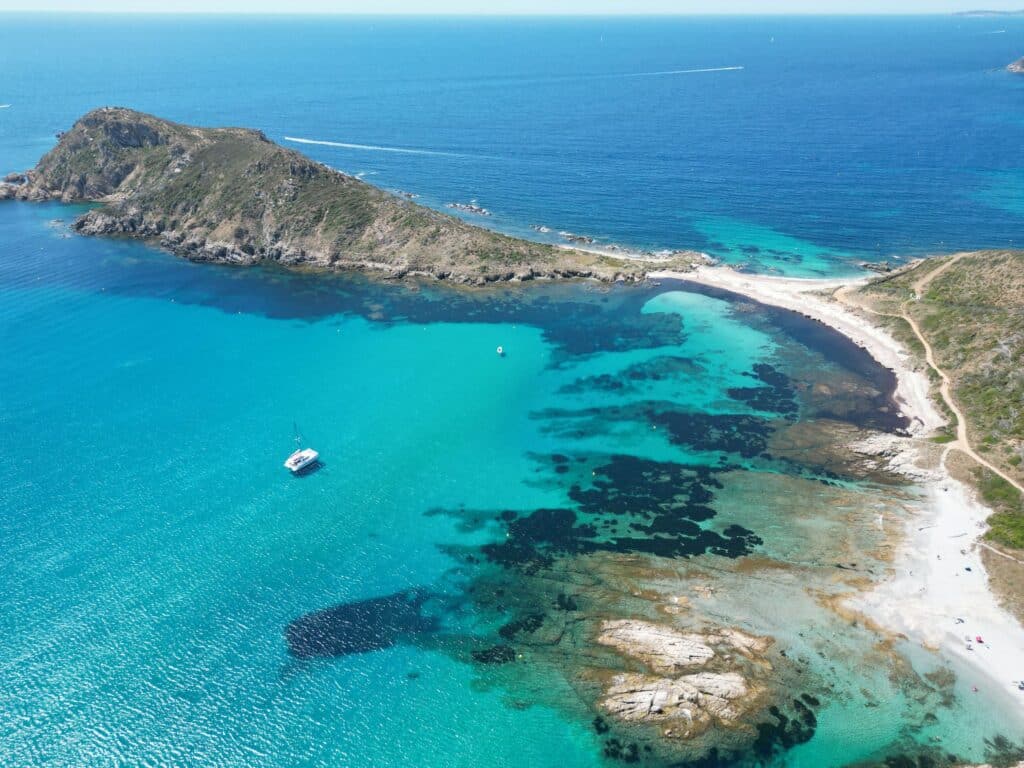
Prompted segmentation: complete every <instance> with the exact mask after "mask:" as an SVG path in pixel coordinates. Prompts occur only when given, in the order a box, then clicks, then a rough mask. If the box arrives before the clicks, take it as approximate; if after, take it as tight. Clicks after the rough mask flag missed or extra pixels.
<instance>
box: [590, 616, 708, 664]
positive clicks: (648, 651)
mask: <svg viewBox="0 0 1024 768" xmlns="http://www.w3.org/2000/svg"><path fill="white" fill-rule="evenodd" d="M603 630H604V631H603V632H602V633H601V635H600V636H599V637H598V638H597V641H598V642H599V643H601V644H602V645H610V646H612V647H613V648H615V649H616V650H617V651H619V652H620V653H622V654H624V655H627V656H633V657H636V658H638V659H641V660H643V661H644V662H645V663H646V664H647V665H648V666H649V667H650V668H651V669H653V670H654V671H655V672H659V673H663V674H672V673H674V672H678V671H679V670H681V669H686V668H688V667H695V666H702V665H704V664H706V663H707V662H708V661H710V660H711V659H712V658H714V656H715V652H714V650H712V648H711V647H710V646H709V645H706V644H705V643H704V638H703V637H702V636H701V635H686V634H683V633H681V632H678V631H676V630H674V629H672V628H671V627H665V626H661V625H659V624H651V623H648V622H645V621H608V622H605V623H604V626H603Z"/></svg>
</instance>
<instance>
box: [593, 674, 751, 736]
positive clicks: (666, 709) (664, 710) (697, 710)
mask: <svg viewBox="0 0 1024 768" xmlns="http://www.w3.org/2000/svg"><path fill="white" fill-rule="evenodd" d="M749 693H750V690H749V688H748V687H747V683H746V681H745V680H744V679H743V677H742V676H741V675H739V674H738V673H736V672H724V673H718V672H701V673H698V674H694V675H684V676H682V677H679V678H661V677H653V676H650V675H641V674H623V675H618V676H616V677H615V678H614V680H613V681H612V684H611V686H609V688H608V689H607V691H606V692H605V697H604V699H603V700H602V701H601V706H602V707H604V709H605V710H606V711H607V712H608V713H609V714H610V715H613V716H615V717H617V718H619V719H621V720H625V721H627V722H635V721H641V720H646V721H653V722H659V723H660V722H664V721H678V725H677V728H676V729H675V731H674V735H676V736H677V737H678V738H688V737H690V736H696V735H698V734H699V733H703V732H704V731H706V730H707V729H708V728H710V727H711V726H712V725H714V724H716V723H718V724H721V725H729V724H731V723H733V722H734V721H735V720H736V719H737V718H738V717H739V716H740V715H741V714H742V712H743V709H744V707H743V704H742V699H743V698H744V697H746V696H747V695H748V694H749Z"/></svg>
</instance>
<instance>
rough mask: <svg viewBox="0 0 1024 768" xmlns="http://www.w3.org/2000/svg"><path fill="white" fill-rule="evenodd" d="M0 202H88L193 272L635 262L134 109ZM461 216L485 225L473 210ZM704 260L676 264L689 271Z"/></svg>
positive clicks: (610, 270) (565, 272) (683, 258)
mask: <svg viewBox="0 0 1024 768" xmlns="http://www.w3.org/2000/svg"><path fill="white" fill-rule="evenodd" d="M0 200H24V201H30V202H41V201H60V202H64V203H95V204H97V205H99V206H101V207H98V208H96V209H94V210H91V211H89V212H87V213H86V214H84V215H83V216H82V217H80V218H79V220H78V221H76V222H75V224H74V229H75V231H77V232H79V233H80V234H84V235H103V236H122V237H132V238H138V239H142V240H147V241H149V242H152V243H154V244H156V245H159V246H160V247H162V248H165V249H167V250H168V251H170V252H172V253H174V254H176V255H178V256H182V257H184V258H187V259H190V260H192V261H201V262H214V263H218V264H230V265H237V266H251V265H255V264H261V263H274V264H278V265H280V266H283V267H286V268H290V269H300V270H307V271H324V272H340V271H350V270H358V271H362V272H367V273H369V274H371V275H374V276H377V277H381V278H385V279H399V278H403V277H407V276H412V277H427V278H432V279H437V280H446V281H450V282H454V283H459V284H463V285H487V284H489V283H500V282H508V281H527V280H537V279H551V280H556V279H558V280H561V279H594V280H600V281H604V282H616V281H640V280H643V279H645V276H646V268H645V265H644V264H643V263H641V262H640V261H639V260H637V259H635V258H626V257H625V256H622V257H617V254H612V253H594V252H589V251H585V250H581V249H577V248H572V249H566V248H559V247H556V246H554V245H550V244H545V243H538V242H533V241H528V240H521V239H517V238H514V237H509V236H506V235H502V234H499V233H497V232H493V231H490V230H486V229H482V228H480V227H475V226H472V225H471V224H468V223H467V222H465V221H462V220H461V219H459V218H457V217H454V216H450V215H447V214H444V213H441V212H440V211H436V210H433V209H431V208H426V207H423V206H420V205H417V204H416V203H413V202H411V196H409V195H401V196H399V195H393V194H389V193H387V192H385V191H384V190H380V189H377V188H376V187H373V186H371V185H369V184H366V183H364V182H362V181H360V180H358V179H356V178H353V177H352V176H348V175H346V174H343V173H340V172H338V171H335V170H333V169H331V168H328V167H326V166H324V165H323V164H321V163H317V162H314V161H312V160H310V159H308V158H306V157H304V156H303V155H301V154H299V153H297V152H294V151H292V150H290V149H286V148H284V147H280V146H278V145H276V144H274V143H273V142H271V141H269V140H268V139H267V138H266V136H264V135H263V134H261V133H259V132H257V131H251V130H247V129H240V128H195V127H192V126H186V125H180V124H177V123H172V122H169V121H166V120H162V119H160V118H157V117H153V116H152V115H146V114H143V113H140V112H135V111H133V110H128V109H121V108H112V107H107V108H102V109H98V110H94V111H93V112H90V113H88V114H87V115H85V116H84V117H82V118H81V119H80V120H78V121H77V122H76V123H75V125H74V126H73V127H72V128H71V129H70V130H68V131H66V132H63V133H61V134H59V136H58V144H57V146H56V147H54V149H52V150H51V151H50V152H48V153H47V154H46V155H45V156H44V157H43V158H42V159H41V160H40V161H39V164H38V165H37V166H36V167H35V168H34V169H32V170H30V171H26V172H23V173H12V174H9V175H8V176H7V177H5V178H4V180H3V181H2V182H0ZM451 207H453V208H456V209H457V210H459V211H461V212H468V213H472V214H476V215H481V216H484V215H489V213H490V212H489V211H487V210H486V209H483V208H480V207H479V206H477V205H476V204H475V202H474V203H472V204H468V205H467V204H460V203H453V204H451ZM698 256H699V255H698V254H693V253H689V252H681V253H676V254H675V255H674V257H673V258H672V267H673V268H675V269H680V270H686V269H688V268H690V267H691V266H692V264H693V263H696V262H697V261H698V260H699V259H698Z"/></svg>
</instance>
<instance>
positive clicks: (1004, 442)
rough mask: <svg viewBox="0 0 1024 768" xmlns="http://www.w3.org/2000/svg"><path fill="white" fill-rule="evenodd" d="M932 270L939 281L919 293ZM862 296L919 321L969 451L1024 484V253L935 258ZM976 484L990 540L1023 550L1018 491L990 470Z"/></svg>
mask: <svg viewBox="0 0 1024 768" xmlns="http://www.w3.org/2000/svg"><path fill="white" fill-rule="evenodd" d="M929 273H931V274H932V275H934V277H933V278H932V279H930V280H929V281H927V284H926V287H925V288H924V289H923V291H922V292H921V294H920V295H918V291H917V287H918V286H920V284H921V281H922V278H924V277H927V275H928V274H929ZM863 292H864V294H865V295H866V296H868V297H870V298H872V299H873V300H875V302H876V306H877V307H878V308H879V309H880V310H881V311H886V312H891V313H893V314H899V313H900V312H901V311H905V312H906V313H907V314H908V315H909V316H910V317H911V318H912V319H913V320H914V321H916V322H917V325H918V327H919V328H920V329H921V332H922V334H923V335H924V336H925V338H926V339H927V341H928V343H929V344H930V346H931V347H932V350H933V352H934V355H935V360H936V363H937V364H938V366H939V367H940V368H941V369H942V370H943V371H944V372H945V373H946V375H947V376H949V378H950V382H951V384H952V391H953V396H954V398H955V400H956V403H957V404H958V405H959V407H960V409H961V410H962V411H963V413H964V415H965V416H966V421H967V425H966V426H967V435H968V439H969V441H970V444H971V447H972V448H973V449H974V450H975V451H977V453H978V454H979V455H980V456H982V457H984V458H985V460H986V461H988V462H990V463H991V464H992V465H993V466H994V467H996V468H998V469H999V470H1000V471H1001V472H1003V473H1005V474H1006V475H1007V476H1008V477H1010V478H1012V479H1014V480H1016V481H1017V482H1018V483H1019V482H1020V481H1021V480H1024V471H1022V462H1024V252H1019V251H998V252H979V253H969V254H961V255H957V256H951V257H945V258H943V259H929V260H927V261H924V262H921V263H919V264H917V265H915V266H913V267H911V268H910V269H906V270H902V271H900V272H898V273H896V274H894V275H892V276H887V277H884V278H881V279H879V280H877V281H875V282H873V283H871V284H870V285H869V286H867V287H866V288H865V289H864V291H863ZM917 346H920V345H919V344H918V345H917ZM912 351H914V350H913V349H912ZM936 383H937V382H936ZM953 430H954V431H955V424H954V425H953ZM977 480H978V483H977V485H978V489H979V491H980V493H981V495H982V498H983V499H984V500H985V502H986V503H987V504H989V505H990V506H991V507H992V508H993V509H994V510H995V511H996V513H995V514H994V515H993V516H992V517H991V518H990V519H989V523H990V526H991V529H990V531H989V533H988V537H989V539H990V540H992V541H993V542H996V543H999V544H1002V545H1004V546H1007V547H1012V548H1015V549H1024V501H1022V498H1021V494H1020V492H1019V491H1018V489H1017V488H1015V487H1014V486H1013V485H1012V484H1011V483H1009V482H1007V481H1006V480H1005V479H1003V478H1002V477H1000V476H999V475H998V474H997V473H995V472H992V471H991V470H989V469H987V468H984V467H982V468H979V469H978V470H977Z"/></svg>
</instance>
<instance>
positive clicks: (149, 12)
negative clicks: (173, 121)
mask: <svg viewBox="0 0 1024 768" xmlns="http://www.w3.org/2000/svg"><path fill="white" fill-rule="evenodd" d="M4 14H25V15H53V14H61V15H66V16H243V17H244V16H249V17H252V16H266V17H270V16H277V17H291V16H337V17H353V18H418V19H430V18H461V19H473V18H491V19H496V18H563V19H602V18H695V17H700V18H709V17H716V16H718V17H721V16H731V17H750V18H757V17H765V16H771V17H784V16H798V17H823V16H845V17H851V18H870V17H876V16H942V17H953V16H960V17H972V16H974V17H981V18H984V17H994V16H1002V17H1008V16H1009V17H1012V16H1021V17H1024V10H1020V11H984V10H977V11H971V10H967V11H908V10H903V11H871V12H861V11H814V12H805V11H777V12H772V11H764V12H756V13H755V12H750V11H733V12H730V11H709V12H705V11H686V12H683V13H671V12H669V13H665V12H650V13H644V12H640V13H635V12H623V13H616V12H608V13H546V12H537V11H523V12H519V11H505V12H493V13H489V12H487V11H483V12H478V13H465V12H458V11H438V12H435V13H424V12H413V13H410V12H406V11H382V12H377V13H363V12H359V11H321V10H294V11H271V10H267V11H259V10H257V11H252V10H245V11H219V10H209V11H208V10H201V9H192V10H159V9H156V10H154V9H148V8H147V9H132V10H109V9H75V10H69V9H64V8H7V9H0V15H4Z"/></svg>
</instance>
